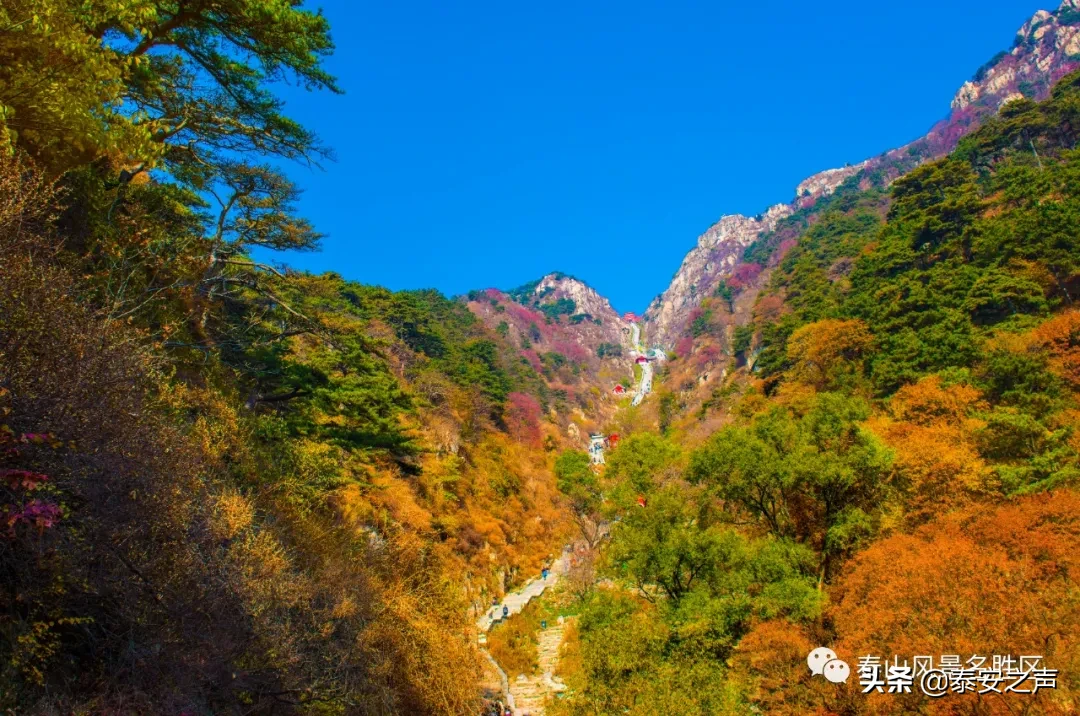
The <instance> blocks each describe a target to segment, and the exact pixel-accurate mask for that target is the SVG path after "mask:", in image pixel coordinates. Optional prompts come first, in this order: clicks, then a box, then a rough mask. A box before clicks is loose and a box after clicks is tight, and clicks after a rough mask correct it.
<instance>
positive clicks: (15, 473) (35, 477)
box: [0, 469, 49, 490]
mask: <svg viewBox="0 0 1080 716" xmlns="http://www.w3.org/2000/svg"><path fill="white" fill-rule="evenodd" d="M48 479H49V477H48V476H47V475H42V474H41V473H39V472H31V471H30V470H7V469H0V481H2V482H3V483H4V484H6V485H7V487H8V489H11V490H19V489H22V490H36V489H37V487H38V485H40V484H41V483H43V482H47V481H48Z"/></svg>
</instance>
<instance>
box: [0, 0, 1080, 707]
mask: <svg viewBox="0 0 1080 716" xmlns="http://www.w3.org/2000/svg"><path fill="white" fill-rule="evenodd" d="M1073 4H1074V2H1073V0H1066V3H1065V4H1064V5H1063V6H1062V7H1061V8H1059V10H1058V12H1057V13H1040V14H1037V15H1036V17H1035V18H1034V19H1033V21H1032V22H1030V23H1028V24H1027V25H1025V26H1024V28H1023V30H1022V33H1021V37H1020V39H1019V40H1018V42H1017V45H1016V47H1014V48H1013V50H1012V51H1011V52H1010V53H1007V54H1008V56H1005V55H1002V56H999V57H998V58H996V59H995V60H994V61H992V62H991V63H990V64H989V65H988V66H986V67H984V68H982V69H981V70H980V71H979V72H978V73H977V77H976V79H974V80H973V81H972V82H971V83H968V84H966V85H965V86H964V88H963V90H962V92H961V94H960V95H958V100H957V102H958V103H959V106H958V107H956V106H954V113H953V115H951V116H950V121H949V122H946V123H945V124H944V125H938V126H937V127H936V128H935V130H934V131H933V132H932V133H931V135H928V138H927V139H925V141H923V140H920V141H922V143H921V144H919V143H916V144H915V145H910V146H913V147H916V149H918V151H906V150H905V151H902V152H900V153H899V154H898V153H897V152H899V151H900V150H895V151H894V152H891V153H887V154H885V155H882V157H881V158H879V159H878V160H874V161H871V162H868V163H866V164H863V165H858V166H857V167H848V168H845V169H844V170H834V171H833V172H831V173H830V172H826V173H823V174H821V175H817V176H816V177H813V178H812V179H811V180H808V181H809V185H808V186H805V187H804V189H805V190H806V193H805V195H803V196H800V197H797V198H796V201H795V202H794V203H793V204H792V205H790V206H785V207H784V210H783V211H776V212H772V213H771V214H768V215H765V216H763V217H762V219H761V220H756V219H755V220H749V219H746V218H745V217H741V220H740V221H734V222H730V221H729V222H727V223H726V224H725V223H724V222H721V224H718V225H717V226H716V227H714V229H715V230H714V229H710V231H709V232H706V234H705V235H704V236H703V239H702V242H701V246H700V248H701V249H702V251H700V252H698V254H697V255H694V254H693V252H692V256H691V257H690V258H691V259H692V260H688V262H687V263H686V264H684V268H685V269H686V270H685V271H682V270H681V275H682V280H681V283H680V279H679V276H678V275H677V281H676V282H673V286H675V288H676V289H677V290H672V291H669V294H670V295H669V296H668V299H670V300H668V299H664V300H661V301H659V303H658V304H657V305H658V306H660V308H663V306H668V310H667V312H666V314H665V313H663V311H661V313H660V314H657V315H666V316H667V318H666V319H665V326H666V327H665V328H664V331H665V339H666V338H668V337H674V338H677V340H673V341H672V345H670V346H667V345H666V343H665V347H668V348H671V349H672V350H671V351H670V352H667V353H665V352H664V351H663V350H659V349H653V346H654V342H655V341H661V342H665V341H663V340H661V339H660V338H658V337H657V336H650V335H648V333H647V332H648V331H649V330H650V323H649V322H645V323H642V322H640V321H638V319H636V318H634V317H633V316H629V317H628V318H627V319H624V318H622V317H620V316H619V315H618V314H617V313H616V312H615V311H614V310H613V309H612V307H611V305H610V304H609V303H608V301H607V300H606V299H604V298H603V297H601V296H600V295H599V294H597V293H596V292H595V291H594V290H592V289H591V288H589V287H588V286H587V285H586V284H584V283H583V282H581V281H579V280H577V279H574V278H571V277H569V276H565V275H563V274H559V273H554V274H548V275H545V276H543V277H542V278H540V279H538V280H537V281H534V282H531V283H528V284H526V285H524V286H521V287H519V288H517V289H510V290H499V289H486V290H477V291H473V292H470V293H468V294H466V295H464V296H460V297H447V296H444V295H443V294H441V293H439V292H438V291H435V290H421V291H399V292H395V291H390V290H387V289H384V288H380V287H377V286H368V285H362V284H359V283H356V282H353V281H350V280H348V279H347V278H346V277H343V276H340V275H337V274H333V273H327V274H322V275H314V274H311V273H305V272H298V271H295V270H292V269H290V268H289V267H287V266H285V265H281V264H277V263H267V262H265V261H267V259H265V257H266V256H273V255H274V254H273V253H272V252H273V251H308V250H316V249H317V248H318V247H319V246H320V241H321V239H322V238H323V237H322V236H321V235H320V233H319V229H318V227H316V226H314V225H313V224H312V223H311V222H310V221H308V220H307V219H306V218H305V217H304V216H302V215H301V214H300V213H299V212H298V210H297V206H298V200H299V198H300V193H299V191H300V190H299V188H298V187H296V186H294V185H293V183H292V182H291V181H290V180H289V179H288V178H287V173H286V172H284V171H283V170H282V167H283V166H285V165H286V163H287V162H292V161H296V162H300V163H303V164H310V165H313V166H314V165H318V164H319V163H320V162H325V161H329V160H331V159H332V151H331V149H330V148H329V147H326V146H324V145H323V144H322V142H321V141H320V140H319V138H318V137H317V136H316V134H315V133H314V132H313V131H312V130H311V129H310V128H307V127H304V126H302V125H300V124H299V123H297V122H296V121H295V120H293V119H292V118H290V117H289V116H288V114H287V113H286V112H285V106H284V103H283V101H282V99H281V98H280V97H279V96H278V94H276V89H277V88H279V87H280V86H281V83H283V82H288V83H292V84H294V85H298V86H300V87H303V88H306V89H308V90H311V91H323V92H330V93H334V92H339V91H340V88H339V87H338V85H337V82H336V80H335V78H334V77H333V76H331V74H329V72H328V71H327V69H326V64H325V63H326V60H327V58H328V57H329V55H330V53H331V52H332V51H333V49H334V46H333V42H332V40H331V36H330V28H329V25H328V22H327V20H326V18H324V17H323V16H322V15H321V14H319V13H318V12H314V11H311V10H309V9H306V8H305V7H304V6H303V5H302V4H301V3H297V2H293V1H292V0H271V1H269V2H266V1H260V0H137V1H132V2H128V1H124V0H90V1H83V0H78V1H76V0H3V2H2V3H0V710H3V711H4V712H5V713H8V712H10V713H18V714H22V713H27V714H68V713H70V714H125V715H126V714H177V715H181V714H183V715H186V716H196V715H200V716H201V715H204V714H205V715H209V714H279V713H286V714H288V713H296V714H320V715H330V714H387V715H389V714H399V713H400V714H446V715H448V716H449V715H459V714H476V713H479V712H480V711H481V709H483V708H485V706H489V705H490V704H485V703H484V700H485V698H484V688H485V687H487V688H489V694H488V695H489V696H490V695H495V696H497V697H498V698H501V697H502V696H503V692H504V691H510V690H511V688H512V685H511V684H507V686H505V687H503V686H502V685H501V684H499V685H496V686H494V687H492V681H493V679H492V675H493V674H494V675H495V676H496V677H497V676H498V675H499V673H498V670H497V669H496V668H495V667H493V666H492V664H494V663H495V662H494V661H491V662H489V661H488V660H486V659H485V658H484V657H485V654H484V653H482V651H481V650H480V649H479V648H478V645H479V644H480V643H481V641H482V643H484V644H486V645H490V654H493V655H496V656H497V657H498V659H499V660H500V661H501V663H502V666H503V667H504V668H505V669H517V670H519V671H520V672H521V674H522V676H525V678H524V679H523V680H522V679H516V678H514V677H516V676H517V674H513V673H511V674H509V675H508V676H509V677H510V679H513V680H514V681H513V683H515V684H520V683H522V682H524V683H527V684H528V685H529V688H530V689H532V693H531V695H530V697H531V698H532V699H534V700H536V702H537V703H542V701H543V693H551V694H554V693H557V694H559V696H558V698H552V699H550V701H549V702H548V703H547V704H546V705H544V708H545V710H546V712H547V713H561V714H590V715H593V714H635V715H640V716H651V715H653V714H684V713H685V714H758V713H770V714H772V713H776V714H793V715H794V714H819V715H821V716H825V715H826V714H845V715H858V714H901V713H923V714H971V715H972V716H976V715H978V716H982V715H984V714H1018V713H1023V714H1062V715H1064V714H1071V713H1076V712H1077V711H1078V710H1080V701H1078V700H1080V696H1078V694H1080V591H1078V589H1077V583H1078V581H1080V561H1078V560H1080V495H1078V493H1077V490H1078V489H1080V308H1078V307H1077V305H1076V303H1075V302H1076V301H1078V300H1080V230H1078V227H1080V149H1078V148H1077V146H1076V144H1077V140H1078V139H1080V73H1074V74H1067V75H1065V76H1064V78H1063V79H1060V81H1059V82H1057V84H1056V85H1055V86H1054V88H1053V90H1052V91H1051V92H1050V95H1049V97H1048V98H1047V99H1046V100H1045V101H1042V102H1036V101H1034V100H1033V99H1031V98H1029V97H1027V96H1026V95H1032V96H1042V95H1044V94H1045V91H1046V88H1047V87H1049V86H1050V85H1051V84H1052V82H1053V81H1054V80H1057V79H1059V78H1061V75H1062V74H1064V73H1065V71H1066V69H1067V68H1069V67H1072V66H1073V64H1072V63H1074V62H1075V59H1074V58H1075V57H1076V56H1077V55H1076V54H1075V52H1074V51H1075V50H1076V48H1077V47H1078V46H1080V29H1078V28H1080V24H1078V23H1080V15H1077V14H1076V13H1077V12H1078V11H1077V9H1076V8H1075V7H1073ZM1010 58H1011V59H1010ZM1047 58H1049V60H1047ZM1040 62H1041V63H1042V64H1040ZM1043 65H1045V66H1046V68H1049V69H1045V68H1044V69H1042V70H1040V68H1041V67H1042V66H1043ZM1040 71H1042V72H1044V74H1041V75H1040V74H1039V72H1040ZM1022 85H1023V86H1022ZM1025 88H1026V89H1027V90H1030V91H1027V92H1025V91H1021V90H1023V89H1025ZM1014 89H1015V90H1017V92H1013V90H1014ZM1014 95H1015V96H1014ZM976 119H977V120H978V122H976ZM954 120H955V122H954ZM969 120H970V121H969ZM978 123H982V126H981V128H980V129H978V130H977V131H974V132H973V133H971V134H968V135H967V136H963V137H962V138H961V135H963V134H964V133H966V132H967V131H968V130H971V129H973V128H974V127H975V125H976V124H978ZM931 140H932V141H931ZM924 150H925V151H924ZM945 152H949V153H948V154H947V155H946V156H942V154H943V153H945ZM901 174H902V176H901ZM804 184H806V183H804ZM766 229H768V230H766ZM732 237H735V238H736V239H737V241H736V243H730V242H728V239H731V238H732ZM725 242H727V243H725ZM737 254H738V255H737ZM710 257H711V258H710ZM721 264H722V266H721ZM721 269H722V271H721ZM627 275H630V273H629V272H627ZM493 279H494V280H495V281H498V280H499V277H493ZM683 284H686V285H685V286H683ZM684 289H685V290H684ZM699 289H700V293H699V292H698V291H699ZM683 294H685V295H683ZM684 307H685V308H686V309H687V310H686V311H685V315H684V312H683V310H682V309H683V308H684ZM631 321H632V322H631ZM684 324H685V325H684ZM652 326H653V328H655V326H656V323H655V322H653V324H652ZM642 330H644V331H646V335H645V336H644V338H642V337H641V335H640V331H642ZM631 336H633V337H631ZM650 349H651V350H650ZM650 380H651V381H653V382H652V384H651V386H645V385H644V384H645V383H646V382H648V381H650ZM617 385H621V386H622V388H619V389H618V390H616V386H617ZM648 387H652V392H649V390H647V388H648ZM635 390H636V391H639V392H638V393H637V395H636V396H635V399H634V404H633V405H631V397H630V395H629V393H632V392H633V391H635ZM590 433H596V434H597V435H596V438H595V440H593V441H592V445H590V448H591V454H589V453H586V452H585V451H584V449H585V448H586V446H587V445H589V443H590V439H589V434H590ZM604 450H606V454H605V452H604ZM564 546H565V547H567V549H566V550H565V552H564ZM561 554H562V555H565V556H564V557H563V558H560V559H553V558H554V557H555V556H557V555H561ZM553 565H558V566H557V568H556V573H555V574H554V575H550V574H549V569H550V568H552V567H553ZM542 569H543V570H544V571H543V572H542V574H543V575H544V576H543V578H542V579H541V580H536V579H535V577H536V576H537V574H538V573H541V570H542ZM522 585H528V586H529V587H531V588H532V592H530V594H532V596H530V597H529V599H533V598H535V599H536V601H535V602H533V603H531V604H527V603H525V602H528V601H529V600H528V599H524V598H522V599H520V600H518V601H517V602H515V605H514V606H515V609H517V610H518V611H517V612H516V613H515V614H514V615H511V614H510V613H509V609H507V611H506V612H503V611H502V610H501V609H500V600H503V599H504V598H505V597H506V595H507V593H508V592H514V591H516V593H517V594H519V595H520V594H521V593H522V590H521V589H520V588H521V587H522ZM549 587H550V590H549V591H547V592H545V590H547V589H548V588H549ZM541 592H545V593H544V594H541ZM502 604H505V601H504V602H502ZM491 606H493V607H495V609H494V610H493V611H489V607H491ZM481 622H484V624H483V626H481V625H480V623H481ZM481 631H482V632H483V635H482V636H483V640H481V634H480V633H479V632H481ZM489 632H490V634H489ZM541 632H543V633H542V634H541ZM489 636H490V641H488V638H489ZM819 646H827V647H829V648H830V649H833V650H835V653H836V655H839V657H840V658H842V659H845V660H846V661H847V663H848V664H850V665H851V667H852V671H853V673H854V671H855V669H856V667H857V665H858V661H859V659H860V658H861V657H863V656H866V655H872V656H878V657H881V659H882V660H883V661H885V660H888V659H891V658H893V657H897V658H900V659H910V658H912V657H914V656H916V655H921V654H932V655H935V656H940V655H949V654H962V655H964V656H963V658H965V659H966V658H967V657H969V656H972V655H978V654H982V655H984V656H991V655H1012V656H1013V657H1018V656H1020V655H1036V654H1037V655H1041V656H1042V657H1043V660H1044V666H1045V667H1046V668H1048V669H1053V670H1056V672H1057V677H1056V686H1055V688H1053V689H1050V688H1043V689H1041V690H1039V691H1038V692H1036V693H1024V692H1021V693H1006V692H994V691H984V692H982V693H978V692H977V691H976V690H967V691H965V692H964V693H950V694H948V695H947V696H945V697H943V698H940V699H931V698H928V697H926V696H925V695H924V694H923V693H921V692H920V691H918V690H913V691H910V692H905V693H892V694H890V693H869V694H865V693H862V688H861V686H860V684H859V680H858V678H852V679H850V680H849V681H848V683H846V684H837V683H831V682H829V681H827V680H825V679H823V678H820V677H814V676H813V675H812V674H811V673H810V671H809V670H808V668H807V654H808V653H809V652H810V651H811V649H813V648H814V647H819ZM542 650H543V651H544V653H541V651H542ZM485 669H486V670H487V672H486V674H485ZM552 669H556V670H557V672H558V673H557V674H554V673H553V672H552ZM556 677H557V678H559V679H560V680H559V681H556V680H554V679H555V678H556ZM971 678H975V677H974V676H973V677H971ZM494 680H495V681H498V679H497V678H496V679H494ZM537 684H541V685H543V688H547V689H549V690H550V691H549V692H543V693H540V692H541V691H542V689H540V687H539V686H537ZM533 687H536V688H533ZM538 689H540V690H539V691H538ZM537 694H540V695H539V696H538V695H537ZM533 716H539V714H536V713H534V714H533Z"/></svg>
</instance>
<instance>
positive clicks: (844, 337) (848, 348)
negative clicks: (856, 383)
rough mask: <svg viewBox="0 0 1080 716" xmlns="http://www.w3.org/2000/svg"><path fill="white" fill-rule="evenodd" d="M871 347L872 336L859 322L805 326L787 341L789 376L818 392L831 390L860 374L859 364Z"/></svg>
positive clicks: (835, 322)
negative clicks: (849, 376) (843, 378)
mask: <svg viewBox="0 0 1080 716" xmlns="http://www.w3.org/2000/svg"><path fill="white" fill-rule="evenodd" d="M873 346H874V337H873V335H871V333H870V330H869V329H868V328H867V327H866V324H865V323H863V322H862V321H860V320H846V321H840V320H836V319H825V320H823V321H817V322H815V323H810V324H807V325H805V326H802V327H801V328H799V329H798V330H796V331H795V332H794V333H793V334H791V338H789V339H788V358H789V359H790V360H791V361H792V363H793V364H794V366H793V367H792V369H791V377H792V378H794V379H795V380H799V381H802V382H805V383H808V384H810V385H812V386H814V387H815V388H818V389H819V390H824V389H826V388H830V387H833V386H834V385H835V384H836V383H837V381H839V380H840V379H841V378H842V377H844V376H845V375H848V374H851V373H855V374H861V372H862V365H861V361H862V359H863V357H864V356H865V355H866V354H867V353H868V352H869V351H870V350H871V349H872V348H873Z"/></svg>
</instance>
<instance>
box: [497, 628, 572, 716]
mask: <svg viewBox="0 0 1080 716" xmlns="http://www.w3.org/2000/svg"><path fill="white" fill-rule="evenodd" d="M565 629H566V622H565V620H564V619H563V618H562V617H559V622H558V624H556V625H555V626H550V627H548V628H547V629H544V630H543V631H541V632H540V637H539V645H538V647H537V651H538V655H539V666H540V675H539V676H525V675H524V674H521V675H520V676H518V677H517V678H516V679H513V680H512V681H511V682H510V693H512V694H513V695H514V706H515V713H516V714H519V715H521V716H526V715H527V716H542V715H543V713H544V704H545V703H546V702H547V701H548V699H550V698H552V697H553V696H554V695H555V694H557V693H558V692H560V691H565V690H566V685H565V684H563V683H561V682H559V681H558V680H556V679H555V676H554V673H555V667H556V666H557V665H558V663H559V649H560V647H562V642H563V632H564V631H565Z"/></svg>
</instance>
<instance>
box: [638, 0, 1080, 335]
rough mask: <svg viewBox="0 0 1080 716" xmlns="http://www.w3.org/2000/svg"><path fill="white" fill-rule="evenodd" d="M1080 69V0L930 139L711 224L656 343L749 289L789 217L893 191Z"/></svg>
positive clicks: (659, 301) (659, 316) (1002, 61)
mask: <svg viewBox="0 0 1080 716" xmlns="http://www.w3.org/2000/svg"><path fill="white" fill-rule="evenodd" d="M1078 66H1080V0H1064V2H1062V4H1061V5H1060V7H1058V9H1057V10H1056V11H1054V12H1048V11H1046V10H1040V11H1038V12H1036V13H1035V14H1034V15H1033V16H1032V17H1031V19H1030V20H1028V21H1027V22H1026V23H1024V24H1023V26H1021V27H1020V29H1019V30H1018V31H1017V34H1016V40H1015V42H1014V44H1013V47H1012V48H1011V49H1010V50H1008V51H1002V52H999V53H998V54H997V55H995V56H994V57H993V58H992V59H991V60H990V61H989V62H987V63H986V64H984V65H983V66H982V67H980V68H979V69H978V70H977V71H976V72H975V75H974V76H973V77H972V79H971V80H969V81H968V82H965V83H964V84H963V85H962V86H961V87H960V89H959V90H958V91H957V93H956V96H955V97H954V99H953V101H952V104H951V108H950V112H949V114H948V116H947V117H946V118H945V119H943V120H941V121H940V122H938V123H937V124H935V125H934V126H933V127H932V128H931V129H930V131H929V132H928V133H927V134H926V135H925V136H923V137H921V138H919V139H917V140H915V141H913V142H911V143H909V144H906V145H904V146H902V147H899V148H897V149H893V150H890V151H887V152H885V153H883V154H881V155H880V156H877V157H874V158H871V159H868V160H866V161H864V162H861V163H859V164H856V165H852V166H847V167H842V168H838V169H827V170H825V171H823V172H819V173H818V174H815V175H813V176H811V177H809V178H807V179H806V180H804V181H803V182H801V183H800V184H799V185H798V186H797V187H796V189H795V197H794V198H793V199H792V200H791V201H790V202H787V203H780V204H776V205H774V206H772V207H770V208H769V209H767V210H766V211H765V212H763V213H762V214H759V215H758V216H756V217H746V216H742V215H740V214H732V215H728V216H724V217H721V219H720V220H719V221H717V222H716V223H715V224H713V225H712V226H711V227H709V229H708V230H706V231H705V233H703V234H702V235H701V236H700V237H698V241H697V245H696V246H695V247H694V248H692V249H691V250H690V252H689V253H688V254H687V255H686V258H685V259H683V262H682V265H681V266H680V267H679V270H678V271H677V272H676V273H675V276H674V278H672V280H671V284H670V285H669V286H668V288H667V289H665V290H664V292H663V293H662V294H660V295H659V296H658V297H657V298H656V299H654V300H653V302H652V303H651V304H650V305H649V308H648V310H647V311H646V312H645V321H646V328H647V332H648V334H649V338H650V340H651V341H655V342H658V343H660V344H662V345H664V346H666V347H669V348H671V347H674V346H675V344H676V343H677V342H678V340H679V339H680V338H682V337H684V336H686V335H688V328H689V325H690V322H691V320H692V319H691V318H690V316H691V313H692V312H693V310H694V309H695V308H697V307H699V306H700V305H701V302H702V299H703V298H705V297H707V296H710V295H713V294H714V293H715V292H716V290H717V288H718V287H719V286H720V284H721V281H724V280H725V279H728V280H730V279H735V281H736V283H737V284H739V285H738V286H737V288H744V287H745V284H746V283H747V282H746V281H745V277H746V276H748V275H751V274H752V275H753V276H754V277H756V276H757V275H758V274H759V273H760V272H761V271H762V269H764V268H767V266H768V259H771V260H772V261H775V260H777V259H778V258H779V257H780V256H781V255H782V253H783V252H782V251H781V252H779V253H775V249H776V248H778V247H779V246H780V245H781V244H784V242H785V241H788V242H790V240H793V239H794V236H795V235H797V233H798V231H797V230H796V231H794V232H793V231H787V232H784V231H783V229H784V228H785V225H784V223H783V222H782V220H783V219H785V218H788V217H791V216H792V215H794V214H799V212H802V213H801V214H800V215H799V217H798V221H796V222H793V225H794V226H796V227H800V228H801V227H802V226H804V225H805V223H806V222H808V221H812V220H813V218H812V216H813V211H814V207H815V206H816V205H817V204H818V202H819V201H820V200H821V199H823V198H824V197H828V196H830V195H832V194H833V193H834V192H835V191H836V190H837V189H838V188H839V187H840V186H842V185H844V184H845V183H851V184H852V185H854V186H858V187H861V188H868V187H870V186H879V187H885V186H888V185H889V184H890V183H891V182H892V181H894V180H895V179H896V178H897V177H899V176H901V175H902V174H904V173H906V172H907V171H909V170H911V169H912V168H914V167H915V166H918V165H919V164H921V163H923V162H925V161H928V160H931V159H935V158H938V157H941V156H944V155H945V154H948V153H949V152H950V151H952V150H953V149H954V148H955V147H956V143H957V142H958V141H959V140H960V138H961V137H963V136H964V135H966V134H968V133H970V132H971V131H973V130H975V129H976V128H978V127H979V126H980V125H981V124H982V123H983V122H984V121H985V120H986V119H987V118H988V117H993V116H994V115H996V114H997V112H998V111H999V110H1000V108H1001V107H1002V106H1003V105H1004V104H1005V103H1007V102H1010V101H1013V100H1016V99H1022V98H1029V99H1044V98H1045V97H1046V96H1047V95H1048V94H1049V92H1050V88H1051V87H1052V86H1053V85H1054V83H1055V82H1057V80H1059V79H1060V78H1061V77H1063V76H1064V75H1066V74H1068V73H1069V72H1071V71H1072V70H1073V69H1075V68H1077V67H1078ZM778 230H779V231H778ZM769 234H774V236H773V237H771V238H772V239H773V240H772V241H771V243H770V251H768V252H766V254H767V255H764V256H763V255H761V252H759V254H758V255H756V256H747V250H748V249H749V248H750V246H751V244H754V243H755V242H757V241H758V239H759V237H761V236H763V235H769ZM762 259H766V260H764V261H763V260H762ZM749 265H752V266H751V267H750V268H743V267H746V266H749ZM740 270H741V271H742V274H743V275H742V276H739V273H740Z"/></svg>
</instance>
